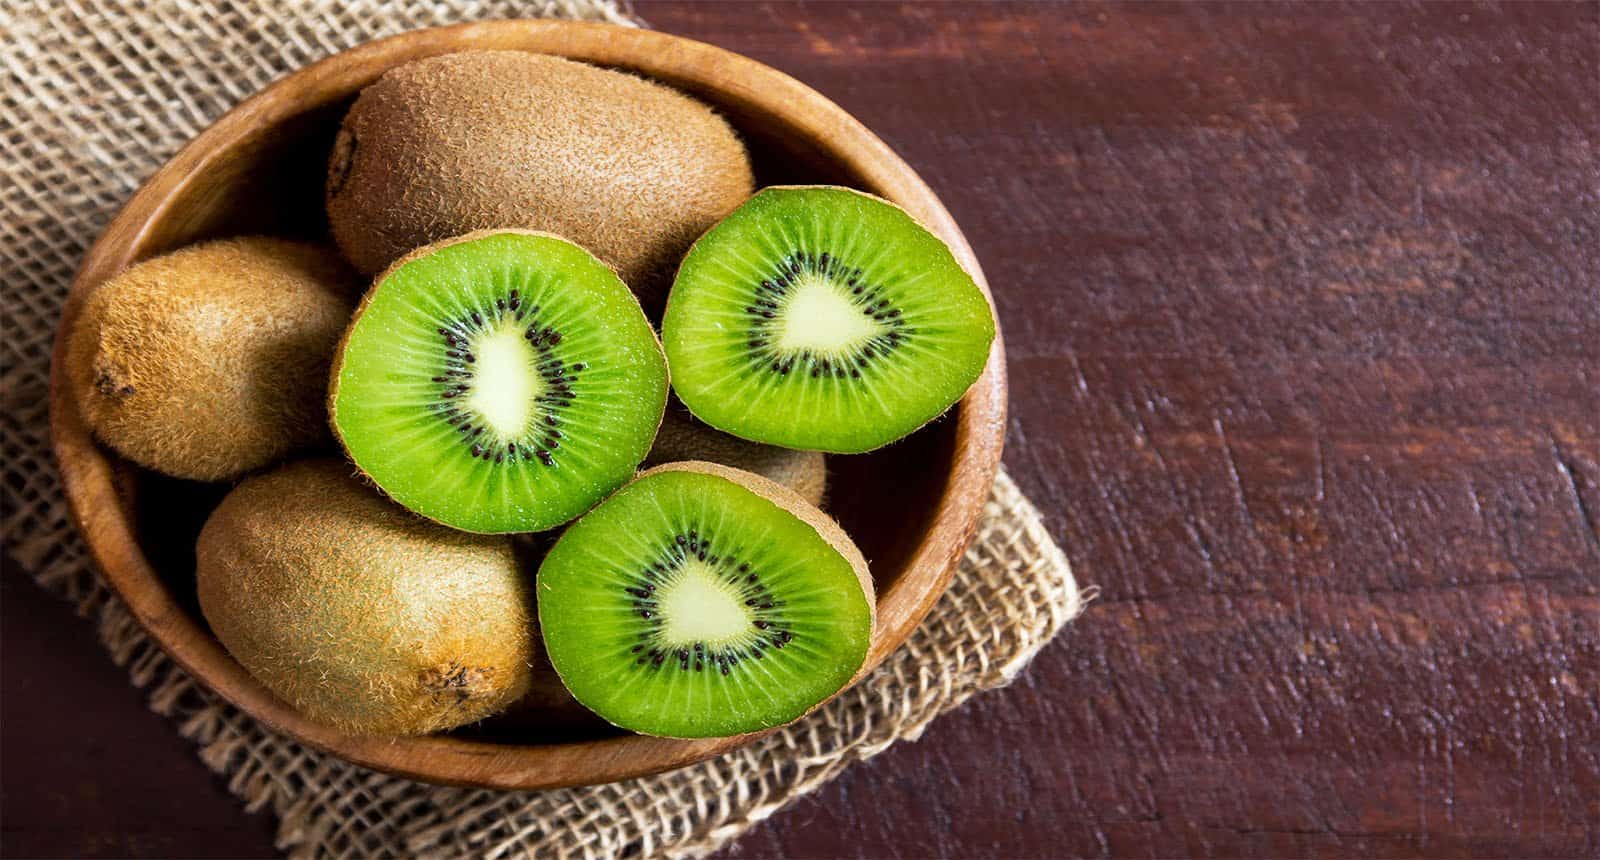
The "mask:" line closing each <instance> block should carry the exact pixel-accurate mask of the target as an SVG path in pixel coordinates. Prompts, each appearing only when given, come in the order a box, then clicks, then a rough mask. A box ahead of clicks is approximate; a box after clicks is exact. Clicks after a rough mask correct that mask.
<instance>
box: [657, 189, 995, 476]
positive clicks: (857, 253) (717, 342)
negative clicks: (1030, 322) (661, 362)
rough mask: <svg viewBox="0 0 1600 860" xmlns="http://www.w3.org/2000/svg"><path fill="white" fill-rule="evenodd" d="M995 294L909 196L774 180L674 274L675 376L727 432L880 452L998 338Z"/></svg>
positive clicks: (685, 394)
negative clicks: (917, 215)
mask: <svg viewBox="0 0 1600 860" xmlns="http://www.w3.org/2000/svg"><path fill="white" fill-rule="evenodd" d="M994 334H995V325H994V317H993V314H992V313H991V311H990V308H989V303H988V301H987V300H986V299H985V298H984V295H983V292H982V291H981V290H980V289H979V288H978V285H977V283H976V282H974V281H973V279H972V276H971V275H969V274H968V273H967V272H966V271H965V270H964V269H962V268H961V264H960V263H958V262H957V261H956V258H955V256H954V255H953V254H952V253H951V251H950V249H949V248H948V247H946V246H945V244H944V243H943V242H941V241H940V240H939V239H938V238H937V237H936V236H934V235H933V234H932V233H930V232H928V230H927V229H926V228H924V227H923V226H922V225H921V224H918V223H917V222H916V221H915V220H913V219H912V217H911V216H910V215H908V214H906V213H905V212H904V211H903V210H901V209H900V208H899V207H897V206H895V205H893V204H891V203H889V202H887V201H884V200H880V199H878V198H876V197H873V196H871V195H867V194H863V193H861V192H859V191H852V190H850V189H847V188H834V187H826V186H809V187H774V188H768V189H765V190H763V191H761V192H760V193H758V194H756V195H755V196H754V197H752V198H750V200H749V201H748V202H747V203H745V204H744V205H743V206H741V207H739V208H738V209H737V210H735V211H734V213H733V214H731V215H729V216H728V217H727V218H726V219H724V220H723V221H722V222H721V223H719V224H717V225H716V226H715V227H713V228H711V230H710V231H708V232H707V233H706V235H705V236H703V237H701V238H700V240H699V241H698V242H697V243H695V245H694V247H693V248H692V249H691V250H690V251H689V255H688V256H687V257H686V258H685V259H684V261H683V265H682V267H681V268H680V269H679V270H678V276H677V279H676V280H675V281H674V283H673V286H672V292H671V294H670V295H669V297H668V300H667V312H666V317H665V319H664V320H663V323H662V336H663V339H664V341H665V344H666V351H667V360H668V363H669V364H670V365H671V367H672V375H673V387H674V389H675V390H676V391H677V393H678V396H679V398H680V399H682V400H683V403H684V405H685V406H687V407H688V408H689V411H690V412H693V413H694V414H695V416H697V417H698V418H700V419H701V420H702V421H705V422H706V423H707V424H710V425H712V426H713V427H716V428H718V429H720V430H723V431H725V432H728V433H731V434H733V435H735V436H740V437H743V438H745V439H751V440H754V441H757V442H766V443H769V444H773V445H781V446H784V447H788V448H800V449H806V450H816V451H830V452H836V453H857V452H861V451H870V450H872V449H874V448H878V447H881V446H883V445H886V444H888V443H890V442H893V441H895V440H897V439H900V438H902V437H904V436H906V435H908V434H910V433H911V432H912V431H914V430H916V429H917V428H918V427H921V426H922V425H923V424H926V423H927V422H928V421H930V420H932V419H933V418H935V417H937V416H938V415H939V414H941V413H942V412H944V411H945V410H946V409H948V408H949V407H950V406H951V404H953V403H955V402H956V401H957V400H959V399H960V398H961V395H962V394H963V393H965V392H966V390H967V389H968V388H969V387H971V385H972V383H973V382H974V381H975V380H976V379H977V378H978V376H979V374H981V373H982V372H983V367H984V364H985V363H986V362H987V361H988V358H989V346H990V344H991V343H992V342H993V340H994Z"/></svg>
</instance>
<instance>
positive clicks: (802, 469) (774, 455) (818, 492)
mask: <svg viewBox="0 0 1600 860" xmlns="http://www.w3.org/2000/svg"><path fill="white" fill-rule="evenodd" d="M690 460H699V461H702V462H708V463H721V464H722V465H724V466H730V467H733V468H735V469H742V470H744V471H746V472H754V473H755V474H757V475H760V476H762V477H764V478H767V479H768V480H772V481H777V482H778V483H780V484H782V485H784V486H785V487H788V488H789V489H791V490H794V491H795V492H796V493H799V494H800V497H801V498H803V499H805V500H806V501H807V502H809V503H811V504H812V505H815V506H816V507H819V508H820V507H822V506H823V500H824V499H825V498H826V497H827V493H828V468H827V457H826V456H825V455H824V454H823V453H822V452H821V451H796V450H794V449H792V448H779V447H777V446H775V445H763V444H761V443H760V442H751V441H749V440H748V439H740V438H739V437H737V436H732V435H729V434H727V433H724V432H722V431H721V430H717V429H715V428H713V427H711V426H709V425H706V424H703V423H701V422H700V421H698V420H696V419H695V418H694V416H692V415H690V414H689V412H688V410H686V409H684V408H682V406H681V405H678V406H669V407H668V408H667V413H666V415H665V416H664V417H663V418H662V421H661V427H660V429H659V430H658V431H657V432H656V441H655V445H654V446H653V447H651V449H650V453H649V454H648V455H647V456H646V457H645V458H644V465H643V468H646V469H648V468H651V467H653V466H658V465H660V464H662V463H673V462H686V461H690Z"/></svg>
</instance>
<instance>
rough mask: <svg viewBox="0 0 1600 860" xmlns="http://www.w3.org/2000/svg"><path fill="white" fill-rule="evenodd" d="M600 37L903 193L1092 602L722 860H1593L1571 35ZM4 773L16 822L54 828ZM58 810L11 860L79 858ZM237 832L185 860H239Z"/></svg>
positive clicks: (1597, 451)
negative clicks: (747, 95) (816, 132)
mask: <svg viewBox="0 0 1600 860" xmlns="http://www.w3.org/2000/svg"><path fill="white" fill-rule="evenodd" d="M637 6H638V9H639V11H640V13H641V14H642V15H643V16H644V17H645V18H646V19H648V20H649V21H650V22H651V23H652V24H654V25H655V26H657V27H659V28H662V29H665V30H669V31H672V32H678V33H682V34H685V35H688V36H691V37H697V38H703V39H706V40H709V41H713V42H715V43H717V44H720V45H724V46H726V47H728V48H731V49H733V50H737V51H741V52H743V53H747V54H749V55H751V56H753V57H756V58H757V59H760V60H763V61H765V62H768V63H770V64H772V65H774V66H776V67H778V68H781V69H784V70H785V71H788V72H790V73H791V74H794V75H796V76H797V77H799V78H800V79H801V80H803V81H805V82H806V83H808V84H811V85H812V86H814V87H817V88H818V89H819V90H821V91H822V92H824V93H825V94H827V95H828V96H829V97H831V98H833V99H834V100H836V101H838V102H839V103H840V104H841V105H843V106H844V107H845V108H846V109H848V110H850V111H851V112H852V113H854V114H855V115H857V116H858V117H860V118H861V119H862V120H863V121H865V122H866V123H867V124H869V125H870V126H871V127H872V128H873V129H874V130H875V131H877V132H878V133H879V134H880V135H882V136H883V137H884V138H885V139H886V140H887V141H888V143H889V144H890V145H892V146H893V147H894V148H895V149H896V150H897V151H898V152H900V153H901V154H902V155H904V156H905V157H906V158H907V159H908V161H910V163H911V164H912V165H913V166H914V167H916V168H917V169H918V170H919V171H920V172H921V173H922V175H923V176H924V177H925V178H926V179H928V180H929V182H930V184H931V185H932V186H933V187H934V189H935V190H936V191H938V192H939V194H940V195H941V197H942V199H943V200H944V202H945V203H946V205H947V206H948V207H949V208H950V210H951V211H952V213H953V214H954V215H955V216H956V218H957V219H958V220H959V221H960V223H961V225H962V227H963V229H964V231H965V233H966V235H967V237H968V238H969V240H971V242H972V245H973V247H974V249H975V250H976V252H977V254H978V257H979V259H981V260H982V261H983V263H984V266H985V269H986V270H987V272H988V274H989V277H990V282H991V283H992V284H993V285H994V290H995V293H996V296H997V299H998V305H999V311H1000V315H1001V318H1002V321H1003V324H1004V326H1005V330H1006V334H1007V346H1008V348H1009V351H1010V358H1011V363H1010V364H1011V371H1012V376H1013V382H1014V384H1013V386H1012V413H1013V414H1012V418H1011V421H1010V426H1009V438H1008V443H1009V445H1008V449H1007V455H1006V462H1007V465H1008V466H1009V468H1010V469H1011V471H1012V473H1013V474H1014V475H1015V476H1016V477H1017V478H1018V480H1019V481H1020V482H1021V483H1022V484H1023V485H1024V487H1025V488H1026V489H1027V491H1028V492H1029V493H1030V495H1031V496H1032V497H1033V499H1034V500H1035V501H1036V502H1037V503H1038V504H1039V505H1040V507H1041V508H1042V509H1043V510H1044V511H1045V514H1046V517H1047V520H1048V522H1049V524H1050V527H1051V529H1052V531H1053V532H1054V533H1055V534H1056V535H1057V536H1058V537H1059V538H1060V539H1061V540H1062V542H1063V544H1064V545H1065V546H1066V548H1067V550H1068V553H1069V555H1070V556H1071V558H1072V560H1073V563H1074V565H1075V566H1076V568H1077V571H1078V573H1079V575H1080V577H1082V578H1083V579H1084V580H1085V581H1086V582H1092V583H1096V584H1098V585H1099V586H1101V588H1102V589H1103V591H1102V595H1101V597H1100V599H1099V600H1098V601H1097V602H1096V603H1095V604H1094V606H1093V607H1092V608H1091V610H1090V612H1089V614H1088V615H1086V616H1085V617H1084V618H1083V619H1082V620H1080V621H1079V622H1078V623H1077V624H1076V625H1075V626H1074V627H1073V628H1072V629H1071V630H1070V631H1069V632H1068V633H1067V634H1066V635H1064V636H1063V637H1062V638H1061V639H1060V640H1059V641H1057V642H1056V643H1054V644H1052V645H1051V646H1050V647H1049V648H1047V649H1046V650H1045V651H1044V652H1043V654H1041V656H1040V657H1039V659H1038V660H1037V661H1036V662H1035V663H1034V665H1033V666H1032V668H1031V669H1030V671H1029V672H1028V673H1027V674H1026V675H1025V676H1024V677H1023V678H1022V679H1021V680H1019V681H1018V682H1017V683H1016V684H1015V685H1013V686H1012V687H1011V688H1009V689H1007V690H1004V691H1001V692H998V693H995V694H992V695H988V696H982V697H979V698H977V699H975V700H973V702H971V703H970V704H969V705H968V706H967V707H965V708H963V709H962V710H960V711H958V712H957V713H955V714H952V715H950V716H948V717H945V718H944V719H942V720H940V721H939V722H937V723H935V724H934V725H933V726H932V727H931V728H930V729H929V730H928V732H927V734H926V735H925V736H924V737H923V739H922V740H921V741H919V742H917V743H915V744H908V745H901V746H897V747H895V748H893V749H891V750H889V751H888V752H886V753H885V754H883V755H882V756H880V757H878V758H876V759H874V760H873V761H872V762H870V763H867V764H864V765H861V766H857V767H853V768H851V769H849V770H847V771H846V772H845V773H844V775H843V776H842V777H841V778H840V779H839V780H837V781H835V782H833V783H831V784H829V785H828V786H826V787H824V788H823V789H821V790H819V791H818V792H816V793H815V794H813V795H811V796H809V797H808V798H806V799H804V800H802V801H800V802H799V803H797V804H796V805H795V806H794V807H793V808H792V809H790V810H787V811H785V812H783V813H781V814H779V815H777V816H775V817H774V818H773V819H770V821H769V823H767V824H765V825H763V826H761V827H759V828H757V829H756V830H754V831H753V832H752V833H751V834H750V835H749V836H747V837H745V839H743V840H742V841H741V842H740V843H738V844H737V845H736V846H734V847H733V848H732V849H731V850H729V851H726V852H724V856H728V857H780V856H782V857H860V858H887V857H904V858H921V857H1039V858H1047V857H1048V858H1056V857H1065V856H1130V857H1171V856H1187V855H1193V856H1219V857H1231V856H1257V857H1284V856H1382V857H1398V856H1438V857H1446V856H1454V857H1467V856H1527V857H1532V856H1565V857H1594V856H1597V855H1600V823H1597V822H1600V806H1597V803H1600V801H1597V799H1596V798H1600V537H1597V532H1600V426H1597V425H1600V417H1597V416H1600V275H1597V273H1600V206H1597V203H1600V193H1597V189H1600V152H1597V143H1600V97H1597V94H1596V87H1595V84H1594V82H1595V81H1596V80H1597V79H1600V56H1597V49H1596V47H1595V46H1596V45H1600V7H1596V6H1594V5H1592V4H1590V5H1575V4H1574V5H1561V4H1552V3H1542V4H1507V5H1502V6H1491V7H1479V6H1459V5H1451V4H1427V5H1421V6H1399V5H1360V6H1351V5H1335V4H1316V5H1267V4H1250V5H1153V4H1139V5H1133V6H1116V5H1099V4H1095V5H1081V6H1080V5H1073V6H1065V5H1062V4H1014V3H984V4H957V3H941V4H925V5H923V4H916V5H912V4H905V5H902V4H850V5H843V4H762V5H755V6H740V7H737V8H735V7H732V6H730V5H728V4H694V3H676V2H655V1H654V0H639V2H638V3H637ZM4 609H5V611H6V613H7V618H8V620H9V619H10V618H11V617H12V616H11V612H12V611H13V610H12V604H11V603H9V602H8V603H7V604H6V605H5V606H4ZM62 614H63V616H65V614H66V613H65V612H63V613H62ZM65 623H66V622H65V621H63V624H65ZM5 670H6V671H5V675H4V680H5V683H6V684H8V685H10V684H12V683H20V682H21V681H22V680H25V679H26V678H27V677H29V675H28V673H33V674H32V677H35V678H44V677H49V678H50V680H51V682H52V683H55V684H60V685H72V684H73V683H74V680H73V676H72V673H71V672H70V670H68V671H66V672H62V673H59V674H60V675H61V677H51V675H50V673H51V671H52V667H51V666H49V665H45V666H38V665H33V664H29V663H24V662H21V661H14V660H13V659H12V658H11V656H10V653H9V651H8V653H7V655H6V658H5ZM13 679H18V680H17V681H13ZM73 689H75V690H76V691H77V695H78V696H80V697H81V700H82V701H84V702H86V703H93V705H94V707H96V708H99V709H100V710H101V711H102V712H103V713H105V714H106V715H107V717H106V718H107V719H112V718H113V717H112V716H111V715H113V714H126V715H127V717H126V718H127V719H128V720H130V721H132V720H137V719H153V718H148V717H146V716H145V715H143V714H140V713H139V712H138V708H137V707H135V706H134V705H133V704H130V703H119V702H115V701H111V700H114V699H116V698H117V697H118V695H119V694H118V691H116V690H114V689H107V690H101V689H100V687H99V686H97V685H94V684H82V685H77V686H74V687H73ZM7 691H8V693H9V691H10V688H9V686H8V690H7ZM123 698H126V697H123ZM0 702H3V704H4V707H5V708H6V709H7V713H8V715H9V714H11V713H14V712H15V711H14V710H13V709H21V708H24V707H27V701H26V700H25V699H23V698H22V697H17V696H11V695H7V696H5V697H3V699H0ZM11 722H12V721H11V719H10V718H9V716H8V720H7V729H8V733H9V732H10V725H11ZM40 722H41V723H42V721H40ZM41 736H43V735H42V734H41ZM22 746H23V744H21V743H17V744H16V745H15V747H8V749H7V758H6V768H5V769H4V771H3V775H4V778H5V780H6V782H7V784H8V788H7V790H6V796H7V798H8V803H10V802H11V801H10V800H9V799H10V798H12V797H19V796H25V795H24V794H23V793H22V792H21V791H20V790H19V789H16V788H14V787H13V786H18V785H24V784H25V785H27V786H28V787H29V788H33V789H35V790H36V791H37V794H35V795H33V796H39V797H44V796H54V797H63V796H65V795H66V794H67V792H66V791H65V790H64V789H61V788H56V786H61V785H62V783H61V782H59V781H57V782H52V769H51V768H50V767H49V766H48V757H47V756H44V755H41V756H38V757H35V758H33V759H31V760H30V758H29V757H27V756H26V755H25V754H17V753H15V752H13V751H12V750H13V749H14V748H16V747H22ZM103 755H104V757H105V759H106V762H107V767H108V768H124V769H127V768H133V769H137V768H139V767H141V766H150V765H157V764H159V763H161V762H164V761H166V759H165V757H164V756H165V753H158V754H151V753H147V752H142V751H141V749H140V747H139V746H138V745H136V744H130V745H116V746H112V747H111V748H108V749H106V750H105V751H104V752H103ZM194 767H195V768H198V767H199V765H198V764H195V765H194ZM151 773H152V774H153V776H152V778H151V780H150V782H149V783H148V787H149V788H148V790H149V793H150V794H151V795H157V794H158V793H159V789H160V788H161V787H162V786H163V785H165V784H166V782H165V779H166V777H165V776H164V775H162V773H161V772H159V771H155V770H154V769H153V768H152V769H151ZM23 780H28V782H26V783H24V782H22V781H23ZM218 790H219V791H220V789H218ZM191 798H192V794H190V793H188V791H187V789H185V790H184V791H179V790H178V789H174V796H173V797H172V804H173V806H174V807H175V808H176V807H181V806H183V805H184V804H187V803H191V802H192V799H191ZM150 802H151V803H154V801H153V800H152V801H150ZM85 809H88V810H91V811H92V809H93V806H92V805H90V804H88V803H82V804H80V805H74V804H73V803H72V802H71V801H70V800H59V801H57V802H55V804H54V805H50V804H46V803H44V802H42V801H41V802H38V803H37V804H35V805H32V806H29V807H26V808H25V812H26V813H28V815H27V818H28V819H29V822H28V823H29V824H30V825H32V826H33V827H34V828H35V829H34V830H33V831H31V832H32V833H33V834H35V836H34V837H33V838H34V840H35V841H34V842H32V843H28V844H30V845H35V846H43V847H40V848H38V849H37V850H35V851H33V852H18V853H37V854H43V853H50V852H49V851H48V850H47V848H48V846H51V845H55V846H66V847H58V848H57V849H56V851H57V853H71V850H72V846H75V845H79V844H82V843H81V842H72V841H71V837H70V836H61V837H57V838H58V839H59V840H60V841H55V842H52V841H50V839H51V837H50V835H49V832H48V831H47V828H48V827H49V826H50V825H49V822H51V821H54V822H56V826H57V827H61V828H62V832H66V829H65V827H64V826H63V825H62V824H61V822H65V821H71V822H72V823H73V825H75V826H76V825H79V824H82V825H83V826H85V827H87V828H89V829H87V830H86V831H84V834H85V836H84V838H86V839H87V838H96V839H104V840H114V839H115V838H116V835H115V834H116V833H117V830H116V822H115V821H114V820H113V819H110V818H108V817H106V816H104V815H95V814H92V812H91V814H89V815H87V816H85V815H83V814H82V811H83V810H85ZM9 811H10V810H9V809H8V812H9ZM23 817H24V816H23V815H20V814H18V813H15V812H11V814H9V815H8V816H7V824H6V827H7V839H8V840H12V839H15V838H16V837H15V836H14V835H13V834H14V833H15V831H13V830H11V828H12V827H14V826H25V825H15V824H14V823H13V822H15V821H17V820H19V819H21V818H23ZM238 826H239V825H238V822H237V820H232V819H228V818H226V817H224V816H222V815H221V814H218V815H217V816H216V826H215V828H214V829H211V830H206V831H198V830H197V831H196V832H194V833H190V834H186V835H185V837H184V840H185V842H184V844H185V845H187V846H188V853H195V854H206V855H231V856H258V855H265V854H268V853H270V846H269V845H268V844H267V843H266V841H265V840H263V839H261V838H259V836H258V835H257V834H252V833H240V832H238V831H237V830H236V828H237V827H238ZM38 834H43V835H38ZM8 844H9V842H8ZM125 853H128V852H125ZM173 853H183V850H182V849H181V848H174V849H173Z"/></svg>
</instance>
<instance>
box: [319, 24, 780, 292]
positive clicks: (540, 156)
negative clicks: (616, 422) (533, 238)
mask: <svg viewBox="0 0 1600 860" xmlns="http://www.w3.org/2000/svg"><path fill="white" fill-rule="evenodd" d="M534 117H537V118H538V121H537V122H535V121H533V120H532V118H534ZM753 188H754V178H753V174H752V171H751V167H750V161H749V157H748V154H747V153H746V151H745V148H744V144H743V143H742V142H741V141H740V140H739V138H738V136H737V135H736V134H735V133H734V131H733V129H732V128H731V127H730V126H729V125H728V123H727V121H726V120H725V119H723V118H722V117H721V116H720V115H718V114H717V113H716V112H714V111H713V110H712V109H711V108H710V107H708V106H707V105H704V104H702V103H700V102H698V101H696V100H694V99H693V98H691V97H689V96H687V95H684V94H683V93H680V92H678V91H676V90H673V89H671V88H669V87H666V86H663V85H661V84H658V83H655V82H652V81H648V80H645V79H643V78H640V77H637V76H634V75H631V74H627V73H625V72H620V71H615V70H611V69H603V68H600V67H597V66H591V65H588V64H585V63H579V62H575V61H572V60H567V59H563V58H560V57H553V56H548V55H541V54H531V53H525V52H520V51H467V52H461V53H455V54H447V55H442V56H436V57H429V58H425V59H421V60H417V61H413V62H411V63H407V64H405V65H403V66H399V67H397V68H394V69H391V70H389V71H388V72H387V73H385V74H384V76H383V77H382V78H380V79H379V80H378V81H377V82H376V83H374V84H372V85H371V86H369V87H368V88H367V89H366V90H364V91H363V92H362V93H361V95H360V96H359V97H358V98H357V99H356V102H355V104H354V105H353V106H352V107H351V109H350V111H349V113H348V114H347V115H346V117H345V119H344V122H343V124H342V127H341V134H340V136H339V140H338V144H337V146H336V149H335V152H334V157H333V158H332V159H331V160H330V164H329V170H328V179H327V184H326V188H325V202H326V206H327V210H328V216H329V222H330V224H331V226H332V228H333V233H334V238H335V240H336V241H337V242H338V244H339V246H340V248H341V249H342V250H343V251H344V253H345V255H346V257H347V258H348V259H349V260H350V261H351V262H352V263H353V264H354V265H355V266H356V267H357V268H358V269H360V270H362V271H364V272H369V273H370V272H374V271H377V270H379V269H382V268H383V267H384V266H386V265H387V264H388V263H389V262H390V261H391V260H393V259H395V258H396V257H399V256H401V255H402V254H403V253H404V252H405V251H406V250H408V249H409V248H411V247H414V246H417V245H422V244H426V243H429V242H433V241H437V240H439V239H442V238H445V237H446V236H449V235H452V234H457V233H464V232H467V231H469V230H474V229H480V228H486V227H500V226H515V227H526V228H532V229H539V230H548V231H551V232H554V233H558V234H562V235H566V236H569V237H570V238H572V239H573V240H575V241H576V242H577V243H578V244H579V245H581V246H583V247H585V248H588V249H589V250H590V251H591V252H593V253H595V254H596V256H599V257H600V258H601V259H604V260H606V261H607V262H608V263H610V264H612V265H614V266H616V268H617V269H618V271H619V273H620V275H621V276H622V279H623V282H624V283H626V284H628V286H629V287H631V288H633V289H634V290H635V291H636V292H637V293H638V294H639V295H640V298H641V299H642V301H643V304H644V306H645V308H646V310H647V311H649V312H652V313H654V312H658V311H659V310H660V304H661V301H662V299H663V298H664V296H665V293H666V289H667V287H668V286H669V285H670V275H671V272H672V267H673V265H674V263H675V261H676V260H677V259H678V258H679V256H681V255H682V253H683V251H684V249H685V248H686V247H687V246H688V245H689V243H690V242H692V241H693V240H694V238H695V237H696V236H698V235H699V234H700V233H701V232H703V231H704V230H705V228H706V227H707V226H709V225H710V224H711V223H712V222H714V221H716V220H718V219H720V218H722V217H723V216H724V215H726V214H727V213H728V212H731V211H733V209H734V208H735V207H737V206H738V205H739V204H740V203H742V202H743V201H744V200H745V198H747V197H748V196H749V195H750V193H751V191H752V190H753Z"/></svg>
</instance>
